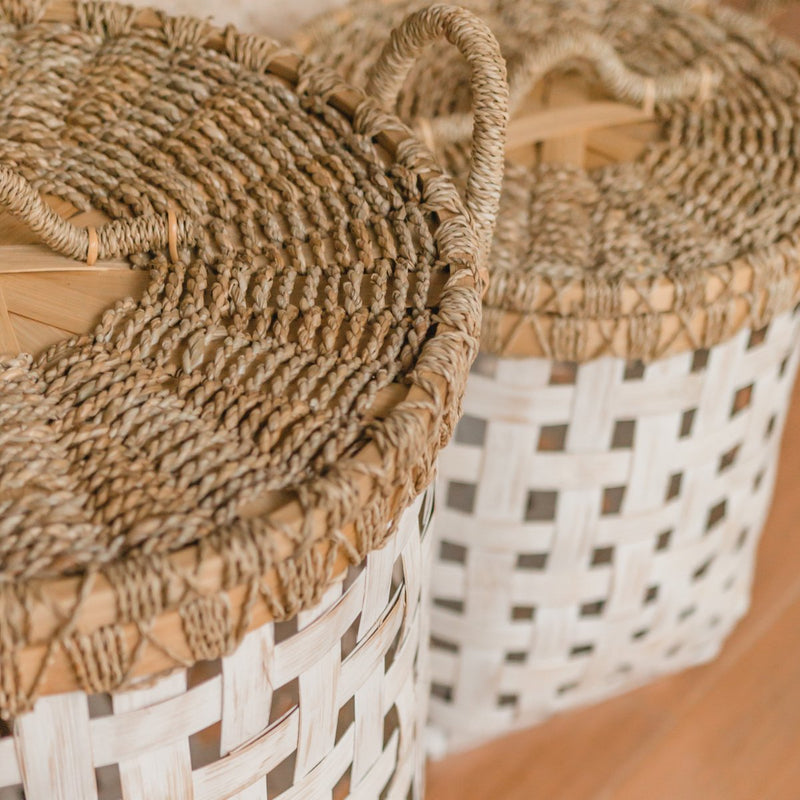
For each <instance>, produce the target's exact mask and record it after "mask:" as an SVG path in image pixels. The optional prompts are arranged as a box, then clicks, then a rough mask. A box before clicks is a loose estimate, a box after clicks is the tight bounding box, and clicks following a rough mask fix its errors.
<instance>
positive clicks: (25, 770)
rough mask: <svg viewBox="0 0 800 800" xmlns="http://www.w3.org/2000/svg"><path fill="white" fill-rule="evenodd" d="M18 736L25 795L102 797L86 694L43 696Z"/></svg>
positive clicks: (68, 799) (60, 799) (53, 799)
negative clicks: (93, 758) (94, 756)
mask: <svg viewBox="0 0 800 800" xmlns="http://www.w3.org/2000/svg"><path fill="white" fill-rule="evenodd" d="M14 737H15V739H16V745H17V758H18V759H19V767H20V773H21V775H22V783H23V786H24V789H25V797H26V800H76V798H80V800H97V788H96V783H95V777H94V764H93V763H92V751H91V748H90V745H89V743H90V741H91V739H90V737H89V707H88V705H87V702H86V695H84V694H83V693H81V692H71V693H70V694H63V695H57V696H55V697H45V698H42V699H41V700H39V702H38V703H37V704H36V707H35V708H34V709H33V711H32V712H31V713H29V714H25V715H23V716H21V717H20V718H19V719H17V720H16V722H15V725H14ZM142 796H143V795H142ZM176 800H177V798H176Z"/></svg>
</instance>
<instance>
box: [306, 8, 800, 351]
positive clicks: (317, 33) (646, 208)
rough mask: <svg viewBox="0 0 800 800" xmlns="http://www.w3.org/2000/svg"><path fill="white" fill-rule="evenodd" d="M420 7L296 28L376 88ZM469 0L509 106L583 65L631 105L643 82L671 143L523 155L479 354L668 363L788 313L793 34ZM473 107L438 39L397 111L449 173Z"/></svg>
mask: <svg viewBox="0 0 800 800" xmlns="http://www.w3.org/2000/svg"><path fill="white" fill-rule="evenodd" d="M415 2H416V0H412V1H411V2H408V0H402V2H384V3H371V2H364V0H362V2H358V3H355V4H353V5H351V6H348V7H347V8H346V9H344V10H342V11H337V12H335V13H334V14H331V15H329V16H327V17H324V18H322V19H320V20H318V21H316V22H315V23H314V24H313V25H312V26H311V27H310V29H309V30H304V31H302V32H300V33H299V34H298V35H297V38H296V41H297V43H298V44H299V45H300V46H302V47H303V48H304V49H305V51H306V52H308V53H310V54H312V55H313V56H314V57H315V58H318V59H319V60H321V61H324V62H325V63H326V64H328V65H330V66H334V67H336V68H337V69H338V70H339V71H340V72H341V73H342V74H343V75H345V76H347V78H348V79H349V80H351V81H353V82H354V83H357V84H360V85H366V84H367V83H368V80H369V76H370V74H371V71H372V68H373V64H374V61H375V55H376V53H377V52H378V49H379V47H380V43H381V42H382V39H383V37H384V30H385V29H386V28H388V27H391V26H392V24H394V21H395V20H396V19H398V18H401V17H402V16H403V15H404V14H406V13H407V12H408V11H409V9H411V8H413V7H414V6H415ZM467 5H468V6H469V7H470V8H472V9H473V10H475V11H477V12H479V13H480V14H481V15H482V16H483V17H484V18H485V19H486V20H487V22H488V23H489V24H490V27H491V28H492V29H493V31H494V32H495V34H496V35H497V37H498V39H499V41H500V43H501V47H502V49H503V53H504V56H505V57H506V59H507V61H508V68H509V83H510V86H511V107H512V111H515V110H518V109H519V108H521V107H522V106H523V105H524V101H525V99H526V98H527V97H528V95H529V94H530V93H531V91H532V90H534V89H535V88H536V87H537V86H540V85H541V84H542V82H543V80H544V79H546V78H548V76H549V75H552V74H555V75H560V74H565V73H566V72H567V71H572V72H573V73H577V74H582V75H584V76H586V75H589V76H592V75H594V76H596V77H595V80H594V83H595V84H596V85H597V86H598V88H599V86H600V85H602V86H604V87H605V93H606V94H610V95H612V96H614V97H617V98H620V99H622V100H625V101H626V102H632V103H640V102H642V100H643V98H644V97H645V96H646V95H647V94H648V93H649V94H650V96H651V98H652V99H653V100H654V101H655V116H656V120H657V122H658V136H657V140H656V141H654V142H652V143H650V144H649V145H648V146H647V147H646V148H645V149H644V151H643V152H642V153H641V154H640V155H638V156H637V157H636V158H635V159H633V160H632V161H631V160H628V161H629V163H613V164H610V165H608V166H605V167H600V168H596V169H583V168H580V167H568V166H567V167H565V166H560V165H553V164H548V163H543V164H540V165H538V166H535V167H533V168H530V169H528V168H519V167H516V166H514V165H510V167H509V169H508V171H507V174H506V180H505V187H504V195H503V201H502V207H501V211H500V215H499V222H498V229H497V236H496V238H495V241H494V247H493V251H492V257H491V261H490V270H491V273H492V280H491V284H490V287H489V290H488V293H487V295H486V297H485V299H484V326H483V330H482V347H483V349H484V350H486V351H488V352H494V353H496V354H499V355H508V356H512V355H513V356H544V357H549V358H555V359H559V360H574V361H587V360H591V359H592V358H596V357H599V356H602V355H615V356H618V357H620V358H643V359H654V358H658V357H662V356H665V355H668V354H669V353H673V352H681V351H686V350H693V349H696V348H698V347H710V346H713V345H714V344H716V343H718V342H723V341H725V340H726V339H728V338H730V337H731V336H732V335H733V334H735V333H736V331H737V330H739V329H741V328H747V327H751V328H760V327H763V326H764V325H766V324H767V323H768V322H769V321H770V319H772V318H773V317H774V316H775V315H776V314H780V313H783V312H785V311H787V310H790V309H791V308H792V307H793V305H794V303H795V302H796V300H797V298H798V296H800V277H799V276H798V269H797V264H798V258H797V255H798V253H797V247H798V239H797V228H798V211H797V210H798V208H800V202H798V201H800V197H799V196H798V193H797V192H798V190H797V185H796V181H795V172H796V163H797V159H796V156H795V154H794V152H793V144H792V143H793V142H794V139H795V136H796V130H797V126H798V119H800V101H798V96H800V95H799V93H798V91H797V86H798V83H799V82H800V56H798V52H797V49H796V47H795V46H794V45H793V44H790V43H788V42H783V41H782V40H780V39H778V38H777V37H776V36H775V35H774V34H773V33H771V32H769V31H768V30H767V29H766V28H765V27H764V26H763V25H762V24H761V23H759V22H757V21H755V20H753V19H751V18H748V17H743V16H741V15H739V14H737V13H735V12H732V11H730V10H728V9H725V8H718V7H710V8H708V9H707V10H706V11H705V12H704V13H693V12H692V11H690V10H688V9H687V8H686V7H685V6H683V5H681V4H675V3H672V4H670V3H663V4H662V3H650V2H641V0H604V1H603V2H589V1H588V0H587V2H580V0H574V1H573V2H566V3H565V2H534V3H530V2H509V1H508V0H506V2H499V1H498V2H496V3H491V2H489V1H488V0H474V2H472V3H468V4H467ZM553 70H555V73H554V72H553ZM545 83H546V81H545ZM468 104H469V92H468V90H467V86H466V83H465V80H464V70H463V65H461V64H459V63H457V62H456V61H455V60H454V59H453V58H452V56H451V54H450V53H449V52H447V51H446V50H444V49H442V48H439V49H438V50H436V51H435V52H432V53H431V54H430V55H429V56H428V58H426V59H424V60H422V61H421V62H420V63H418V64H417V65H416V66H415V68H414V70H413V71H412V73H411V75H410V77H409V79H408V81H407V83H406V84H405V89H404V91H403V93H402V95H401V99H400V103H399V105H398V113H399V114H400V116H401V117H402V118H403V119H406V120H408V121H410V122H413V123H414V124H416V125H417V127H418V129H419V130H420V131H421V132H423V133H424V134H425V135H426V138H427V139H428V140H429V141H430V142H431V143H433V144H435V145H436V148H437V150H438V151H439V155H440V156H441V158H442V159H443V160H444V161H445V162H446V163H447V164H448V166H449V168H450V169H451V171H452V172H453V173H454V174H455V175H461V174H463V171H464V164H465V163H466V162H465V158H466V154H467V152H468V147H465V146H464V145H465V138H464V136H465V133H466V132H468V130H469V128H468V125H469V115H468V113H467V112H468V109H469V105H468ZM623 160H626V159H623Z"/></svg>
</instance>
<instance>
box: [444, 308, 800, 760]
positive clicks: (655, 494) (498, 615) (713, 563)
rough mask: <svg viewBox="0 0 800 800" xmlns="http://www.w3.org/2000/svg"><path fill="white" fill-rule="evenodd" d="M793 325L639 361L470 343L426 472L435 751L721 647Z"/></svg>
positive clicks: (755, 530)
mask: <svg viewBox="0 0 800 800" xmlns="http://www.w3.org/2000/svg"><path fill="white" fill-rule="evenodd" d="M798 332H800V316H799V315H798V314H797V312H794V313H791V312H790V313H787V314H783V315H780V316H778V317H777V318H775V319H774V320H773V322H772V323H771V324H770V325H769V326H768V327H767V328H765V329H762V330H760V331H752V330H743V331H741V332H740V333H738V334H737V335H736V336H735V337H733V338H732V339H731V340H729V341H728V342H726V343H724V344H721V345H717V346H715V347H712V348H711V349H710V350H701V351H696V352H694V353H691V352H687V353H684V354H680V355H675V356H670V357H669V358H666V359H662V360H658V361H655V362H653V363H651V364H648V365H644V364H642V363H641V362H630V361H625V360H623V359H618V358H612V357H607V358H602V359H598V360H596V361H593V362H589V363H586V364H580V365H576V364H564V363H559V362H553V361H548V360H546V359H539V358H533V359H507V358H499V357H493V356H481V357H480V358H479V360H478V362H477V363H476V365H475V367H474V369H473V373H472V376H471V379H470V384H469V387H468V390H467V396H466V398H465V416H464V418H463V419H462V421H461V422H460V424H459V428H458V429H457V432H456V437H455V439H454V441H453V443H452V444H451V445H450V446H449V448H448V449H446V450H445V452H444V453H443V455H442V457H441V465H440V473H439V474H440V486H439V489H440V491H439V497H440V502H439V507H440V509H441V511H440V515H439V519H438V520H437V529H436V543H435V556H434V565H433V615H432V642H433V655H432V662H431V664H432V701H431V708H432V710H431V715H432V721H433V725H434V728H438V730H439V734H440V736H438V737H437V739H436V741H437V742H438V746H439V749H440V751H441V750H442V749H451V750H452V749H459V748H463V747H466V746H470V745H472V744H476V743H478V742H480V741H481V740H483V739H485V738H487V737H489V736H494V735H499V734H502V733H504V732H507V731H509V730H511V729H514V728H519V727H524V726H527V725H530V724H533V723H536V722H538V721H540V720H542V719H544V718H546V717H548V716H550V715H551V714H553V713H556V712H559V711H562V710H564V709H567V708H570V707H573V706H577V705H582V704H586V703H589V702H594V701H597V700H600V699H602V698H604V697H606V696H609V695H612V694H615V693H618V692H620V691H623V690H627V689H629V688H632V687H633V686H636V685H638V684H641V683H644V682H646V681H649V680H651V679H653V678H655V677H656V676H658V675H661V674H665V673H669V672H673V671H676V670H679V669H682V668H685V667H687V666H690V665H693V664H697V663H701V662H704V661H707V660H709V659H710V658H712V657H713V656H714V655H715V654H716V653H717V652H718V650H719V647H720V646H721V644H722V642H723V641H724V639H725V637H726V636H727V635H728V633H729V632H730V631H731V629H732V628H733V627H734V625H735V623H736V622H737V621H738V620H739V619H740V617H741V616H742V615H743V614H744V613H745V611H746V609H747V607H748V603H749V598H750V587H751V582H752V576H753V567H754V561H755V554H756V547H757V543H758V538H759V535H760V532H761V529H762V526H763V523H764V520H765V517H766V514H767V512H768V509H769V504H770V499H771V494H772V487H773V483H774V477H775V470H776V465H777V456H778V449H779V445H780V438H781V431H782V428H783V424H784V419H785V415H786V412H787V408H788V405H789V400H790V395H791V388H792V385H793V382H794V378H795V374H796V371H797V364H798V348H797V346H796V342H797V335H798ZM442 737H443V738H442Z"/></svg>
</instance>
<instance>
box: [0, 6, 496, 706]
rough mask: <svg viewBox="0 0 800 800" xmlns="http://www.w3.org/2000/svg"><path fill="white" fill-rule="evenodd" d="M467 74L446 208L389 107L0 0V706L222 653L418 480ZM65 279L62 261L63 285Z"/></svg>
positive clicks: (393, 50)
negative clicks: (1, 211) (0, 212)
mask: <svg viewBox="0 0 800 800" xmlns="http://www.w3.org/2000/svg"><path fill="white" fill-rule="evenodd" d="M441 35H446V36H447V37H448V38H450V39H451V40H452V41H453V42H454V43H455V44H456V45H457V46H458V48H459V49H461V50H462V51H463V53H464V54H465V55H466V56H467V57H468V58H469V60H470V64H471V66H472V74H473V89H474V94H475V98H476V112H475V135H476V138H475V147H474V152H475V158H474V162H473V165H474V168H473V170H472V174H471V178H470V183H469V187H470V188H469V190H468V198H467V202H466V206H465V204H464V202H463V201H462V200H461V196H460V194H459V192H458V191H457V189H456V188H455V186H454V185H453V183H452V181H451V179H450V178H448V177H447V176H445V175H443V173H442V170H441V168H440V167H438V166H437V165H436V164H435V162H434V161H433V159H432V157H431V155H430V154H429V151H428V150H427V149H426V148H425V147H424V146H423V145H421V144H420V143H419V142H418V140H417V139H416V138H414V137H413V135H412V134H411V132H410V131H409V129H407V128H406V127H405V126H404V125H403V124H402V123H400V122H399V121H398V120H397V118H396V117H394V116H393V115H391V114H389V113H387V112H385V111H384V110H383V109H382V107H381V105H380V104H379V103H378V102H376V101H375V100H373V99H371V98H368V97H367V96H366V95H365V94H364V93H363V92H361V91H357V90H354V89H351V88H349V87H348V86H346V85H345V84H344V83H343V82H342V80H341V79H340V78H339V77H338V76H336V75H335V74H334V73H332V72H329V71H327V70H325V69H321V68H319V67H317V66H316V65H313V64H310V63H307V62H305V61H303V60H302V59H301V58H299V57H298V56H296V55H294V54H293V53H292V52H290V51H287V50H286V49H285V48H284V47H282V46H280V45H278V44H277V43H275V42H273V41H271V40H268V39H264V38H260V37H254V36H246V35H243V34H240V33H237V32H236V31H235V30H233V29H227V30H225V31H224V32H221V31H217V30H215V29H213V28H211V27H209V26H208V25H207V23H205V22H203V21H199V20H195V19H191V18H179V19H178V18H170V17H167V16H164V15H161V14H159V13H156V12H153V11H149V10H138V9H133V8H129V7H124V6H119V5H114V4H106V3H99V2H54V3H48V2H32V1H30V2H16V1H14V0H12V2H9V1H8V0H0V96H1V97H2V100H1V101H0V204H2V205H3V206H4V207H5V209H6V211H7V212H8V213H6V214H4V215H3V217H2V218H0V300H1V302H0V712H2V713H4V714H8V713H11V714H13V713H16V712H18V711H20V710H22V709H25V708H27V707H29V706H30V703H31V702H32V700H33V699H35V696H36V695H37V694H40V693H42V692H46V693H50V692H59V691H67V690H70V689H73V688H76V687H79V688H81V689H83V690H85V691H93V692H98V691H109V690H111V689H115V688H118V687H120V686H123V685H129V684H130V683H131V682H132V681H133V680H135V679H136V678H137V677H139V676H151V675H153V674H155V673H157V672H158V671H160V670H164V669H168V668H171V667H174V666H176V665H181V664H190V663H193V662H194V661H197V660H200V659H205V658H216V657H218V656H220V655H222V654H224V653H226V652H229V651H230V650H231V649H232V648H233V647H234V646H235V644H236V642H237V641H238V640H239V639H240V638H241V636H242V635H243V634H244V633H245V632H246V631H247V630H248V629H251V628H253V627H255V626H258V625H260V624H263V623H264V622H266V621H268V620H271V619H283V618H287V617H290V616H293V615H295V614H296V613H297V612H298V611H300V610H302V609H304V608H306V607H308V606H310V605H311V604H313V603H314V602H316V601H317V599H318V598H319V596H320V594H321V593H322V592H323V591H324V589H325V588H326V587H327V586H328V585H329V584H330V582H331V581H332V580H333V579H334V578H335V577H336V576H338V575H340V574H341V572H342V570H343V569H344V568H345V567H346V565H347V564H348V563H353V562H358V561H359V560H360V559H361V558H362V557H363V556H364V555H365V553H367V552H369V551H370V550H371V549H373V548H377V547H380V546H381V545H382V544H383V543H384V542H385V541H386V539H387V537H388V536H389V535H390V534H391V533H392V530H393V526H394V524H395V523H396V521H397V519H398V516H399V515H400V513H401V512H402V511H403V509H404V508H406V507H407V506H408V505H409V503H410V502H411V501H412V499H413V498H414V497H415V496H416V495H417V494H419V492H421V491H422V490H423V489H424V488H425V487H426V486H427V485H428V483H429V482H430V480H431V477H432V470H433V465H434V462H435V458H436V454H437V452H438V450H439V448H440V447H441V446H442V445H443V444H444V443H445V442H446V441H447V439H448V437H449V436H450V432H451V428H452V426H453V424H454V421H455V419H456V416H457V414H458V410H459V405H460V400H461V395H462V392H463V388H464V383H465V380H466V376H467V373H468V370H469V365H470V363H471V361H472V359H473V357H474V356H475V354H476V352H477V347H478V325H479V320H480V294H479V291H480V281H479V278H478V274H479V268H480V261H481V258H482V257H483V255H485V251H486V248H487V247H488V243H489V239H490V237H491V232H492V227H493V223H494V215H495V213H496V209H497V204H498V201H499V196H500V174H501V170H502V153H503V137H504V134H505V122H506V105H507V87H506V85H505V70H504V65H503V62H502V59H501V58H500V55H499V50H498V48H497V44H496V42H495V41H494V39H493V38H492V36H491V34H490V33H489V31H488V28H486V26H485V25H484V24H483V23H481V22H480V21H479V20H476V19H475V18H474V17H472V16H471V15H469V14H468V13H467V12H464V11H462V10H460V9H454V8H450V7H447V6H435V7H433V8H431V9H430V10H428V11H425V12H420V13H419V14H417V15H415V16H414V17H413V18H412V19H410V20H409V21H408V22H407V23H406V24H405V25H404V26H403V28H402V29H401V30H400V32H399V33H398V34H397V35H396V36H395V37H394V38H393V39H392V41H391V43H390V44H388V45H387V50H386V57H385V62H386V70H387V71H386V78H387V80H386V82H385V83H384V84H383V85H382V86H379V87H376V91H378V92H379V95H380V97H381V100H382V101H384V102H385V101H386V100H387V98H388V97H390V95H391V92H392V91H393V87H394V86H396V85H399V84H400V83H402V81H403V78H404V74H405V73H404V70H405V69H407V68H408V66H410V64H411V63H412V61H413V58H414V56H415V55H416V53H417V52H419V51H421V50H422V48H423V46H424V45H426V44H427V43H428V42H429V41H431V40H433V39H434V38H436V37H438V36H441ZM81 262H83V263H81Z"/></svg>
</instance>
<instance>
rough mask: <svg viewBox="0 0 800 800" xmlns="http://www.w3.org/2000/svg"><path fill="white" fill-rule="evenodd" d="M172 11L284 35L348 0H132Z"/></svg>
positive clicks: (245, 28)
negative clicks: (316, 15)
mask: <svg viewBox="0 0 800 800" xmlns="http://www.w3.org/2000/svg"><path fill="white" fill-rule="evenodd" d="M130 1H132V2H133V4H134V5H139V6H153V7H155V8H161V9H164V10H165V11H168V12H170V13H171V14H191V15H192V16H195V17H208V18H210V19H211V20H212V21H213V22H214V24H216V25H227V24H233V25H236V27H237V28H239V29H240V30H242V31H247V32H249V33H265V34H268V35H270V36H274V37H275V38H278V39H284V38H286V37H287V36H289V35H290V34H291V33H293V32H294V31H295V30H297V29H298V28H299V27H300V26H301V25H302V24H303V23H304V22H306V21H307V20H309V19H311V17H313V16H314V15H315V14H318V13H321V12H322V11H326V10H328V9H330V8H335V7H337V6H341V5H344V4H345V2H346V0H129V2H130Z"/></svg>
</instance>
